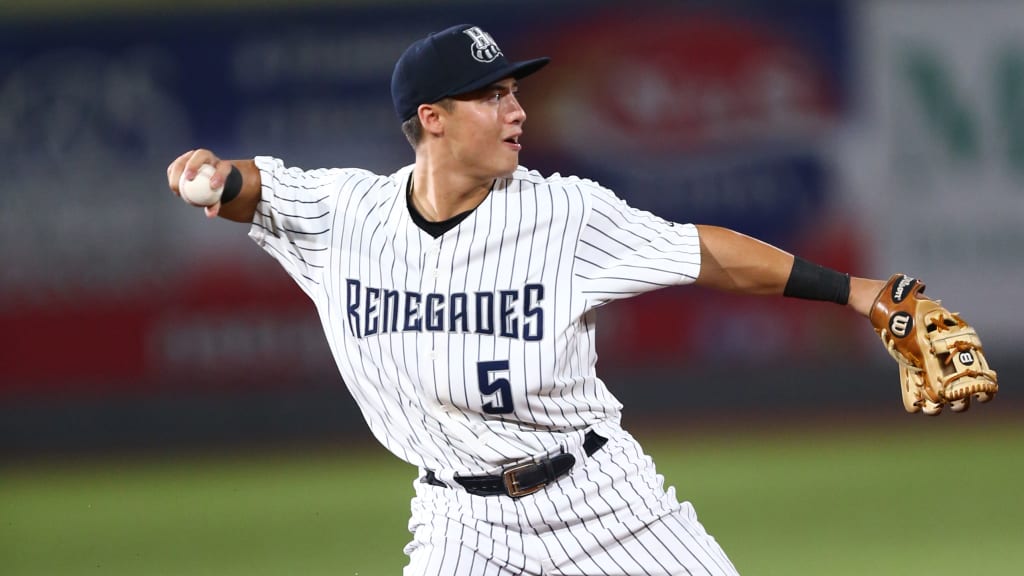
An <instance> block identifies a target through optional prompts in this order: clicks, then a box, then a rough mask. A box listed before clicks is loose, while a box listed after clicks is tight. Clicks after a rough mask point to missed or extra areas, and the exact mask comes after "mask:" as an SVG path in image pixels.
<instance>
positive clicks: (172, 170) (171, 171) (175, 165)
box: [167, 150, 195, 195]
mask: <svg viewBox="0 0 1024 576" xmlns="http://www.w3.org/2000/svg"><path fill="white" fill-rule="evenodd" d="M193 152H195V150H189V151H188V152H185V153H184V154H182V155H181V156H178V157H177V158H175V159H174V161H173V162H171V163H170V164H168V165H167V186H168V187H169V188H170V189H171V191H172V192H174V193H175V194H176V195H177V194H180V190H178V181H179V180H181V173H182V172H183V171H184V170H185V163H186V162H188V159H189V157H190V156H192V153H193Z"/></svg>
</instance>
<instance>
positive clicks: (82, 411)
mask: <svg viewBox="0 0 1024 576" xmlns="http://www.w3.org/2000/svg"><path fill="white" fill-rule="evenodd" d="M143 4H145V5H143ZM457 22H473V23H477V24H479V25H481V26H482V27H484V28H485V29H486V30H488V31H489V32H490V33H491V34H492V35H493V36H494V37H495V39H496V40H497V41H498V43H499V44H500V45H501V47H502V48H503V50H504V51H505V52H506V54H509V55H510V56H511V57H513V58H517V57H519V58H525V57H529V56H534V55H542V54H543V55H550V56H552V57H553V59H554V64H553V65H552V66H551V67H550V68H548V69H546V70H545V71H544V72H542V73H540V74H538V75H537V76H536V77H533V78H531V79H530V80H529V81H528V82H525V83H524V85H523V92H522V100H523V101H524V105H525V107H526V109H527V112H528V115H529V120H528V121H527V125H526V136H525V138H524V140H523V142H524V151H523V154H522V157H521V160H522V162H523V164H524V165H526V166H529V167H531V168H535V169H538V170H540V171H542V172H544V173H550V172H555V171H558V172H562V173H570V174H577V175H580V176H585V177H589V178H591V179H595V180H597V181H599V182H601V183H602V184H605V185H607V186H609V187H611V188H612V189H614V190H616V191H617V192H618V193H619V194H620V195H622V196H623V197H625V198H627V199H628V200H629V201H630V202H631V203H632V204H634V205H636V206H638V207H642V208H647V209H650V210H652V211H654V212H657V213H658V214H660V215H662V216H664V217H667V218H670V219H674V220H678V221H682V222H689V221H693V222H701V223H708V224H719V225H724V226H729V227H732V228H734V229H737V230H740V231H742V232H745V233H748V234H751V235H754V236H757V237H759V238H762V239H765V240H767V241H770V242H772V243H775V244H777V245H779V246H782V247H784V248H786V249H788V250H790V251H793V252H796V253H799V254H801V255H804V256H806V257H808V258H811V259H813V260H816V261H819V262H822V263H824V264H827V265H830V266H833V267H836V268H841V269H844V270H849V271H851V272H853V273H855V274H859V275H867V276H876V277H887V276H888V275H889V274H890V273H892V272H895V271H902V272H906V273H909V274H912V275H916V276H919V277H921V278H923V279H925V280H926V281H927V283H928V285H929V293H930V294H934V295H938V296H941V297H942V298H943V300H944V302H945V303H946V304H947V305H948V306H949V307H950V308H951V309H953V310H961V311H963V312H964V313H965V316H967V318H968V319H969V320H970V321H971V322H972V323H974V324H975V325H976V326H977V327H978V329H979V332H980V333H981V335H982V338H983V340H984V342H985V344H986V351H987V353H988V355H989V359H990V361H991V363H992V365H993V366H994V367H995V368H996V369H997V370H998V371H999V373H1000V381H1001V383H1002V384H1003V391H1002V392H1001V396H1000V397H999V398H998V399H997V400H996V401H995V402H994V403H993V404H989V405H986V406H983V407H975V409H973V410H971V411H970V412H968V413H966V414H962V415H955V416H953V415H943V416H941V417H939V418H936V419H925V418H924V417H923V416H910V415H905V414H904V413H903V409H902V406H901V402H900V399H899V394H898V390H897V386H898V384H897V382H898V379H897V374H896V370H895V367H894V366H893V365H892V362H891V360H890V359H889V357H888V355H886V354H885V353H884V352H883V351H882V350H881V348H880V347H879V345H878V344H877V342H876V340H875V338H874V335H873V333H871V331H870V329H869V328H868V326H867V325H866V323H865V322H864V321H863V320H862V319H859V318H855V317H853V315H851V314H849V313H848V312H847V311H845V310H842V309H839V308H838V307H835V306H830V305H824V304H815V303H799V302H789V301H787V302H779V301H777V300H767V299H766V300H758V299H750V298H748V299H742V298H734V297H729V296H723V295H720V294H712V293H707V292H702V291H700V290H698V289H695V288H680V289H674V290H665V291H662V292H659V293H655V294H650V295H647V296H645V297H642V298H639V299H635V300H634V301H630V302H623V303H618V304H615V305H612V306H610V307H608V308H607V309H606V310H603V311H602V314H601V329H600V334H599V336H600V338H601V342H600V343H599V351H600V353H601V356H600V362H599V369H600V370H601V372H602V373H603V377H604V379H605V380H606V382H607V383H608V384H609V386H610V388H611V389H612V391H613V392H615V393H616V395H617V396H618V397H619V398H620V399H621V400H622V401H623V402H624V404H625V405H626V410H625V413H624V422H625V424H626V426H627V427H629V428H630V429H632V430H634V431H635V433H636V435H637V436H638V437H640V438H641V440H644V441H645V442H647V443H648V444H649V445H650V449H651V452H652V453H653V454H654V455H655V456H656V459H657V461H658V462H659V463H660V464H661V466H662V469H663V471H664V473H665V474H666V476H667V477H668V480H669V481H670V482H672V483H676V484H677V486H679V492H680V495H681V497H682V498H685V499H689V500H691V501H693V502H694V503H695V505H696V507H697V510H698V512H699V513H701V515H702V518H703V521H704V523H705V525H706V526H707V527H708V528H709V530H710V531H711V532H712V533H713V534H715V535H716V536H717V537H718V538H719V540H721V541H722V542H723V543H724V545H725V548H726V550H727V551H728V552H729V553H730V554H731V555H732V556H733V558H734V560H735V561H736V564H737V566H738V568H739V569H740V571H741V572H742V573H744V574H864V573H872V574H962V573H965V572H969V571H976V572H979V573H989V574H1020V573H1024V553H1022V552H1020V546H1019V544H1020V542H1021V541H1024V504H1022V503H1021V498H1020V495H1019V494H1018V493H1017V492H1018V491H1017V490H1016V488H1017V487H1019V486H1020V485H1021V484H1022V481H1024V464H1022V462H1024V450H1022V447H1024V445H1022V441H1024V426H1021V422H1020V415H1021V407H1022V404H1021V400H1020V398H1021V395H1020V392H1019V391H1018V390H1019V389H1020V387H1019V386H1017V385H1016V383H1017V382H1019V381H1020V378H1019V376H1020V375H1021V374H1022V372H1024V369H1022V366H1024V361H1022V354H1021V353H1022V351H1024V350H1022V346H1024V344H1022V341H1024V340H1022V338H1021V328H1020V327H1021V326H1022V325H1024V308H1022V307H1021V306H1020V305H1019V300H1020V296H1021V294H1022V292H1024V266H1022V263H1024V255H1022V249H1024V226H1022V224H1024V40H1022V39H1024V3H1021V2H1017V1H1014V0H1005V1H997V0H991V1H986V2H977V3H967V2H964V3H956V2H930V1H925V0H921V1H902V0H879V1H866V0H865V1H859V2H855V1H848V2H838V1H836V2H781V3H771V4H770V6H768V5H766V4H765V3H757V2H724V3H723V2H685V3H684V2H669V1H661V2H659V1H653V0H633V1H631V2H621V1H620V2H606V1H605V2H602V1H586V2H584V1H572V0H565V1H560V2H541V1H535V0H519V1H517V2H508V1H503V0H495V1H490V2H461V1H454V0H447V1H443V2H432V3H423V4H422V5H421V4H419V3H413V2H402V1H398V0H393V1H380V2H359V1H347V2H328V1H326V0H324V1H317V0H302V1H300V2H294V1H292V2H286V1H285V0H277V1H270V0H264V1H262V2H243V1H241V0H235V1H229V0H218V1H212V2H196V1H186V2H156V3H138V4H137V3H134V2H129V1H128V0H96V1H93V2H72V1H70V0H45V1H37V2H19V1H13V2H4V3H3V4H2V5H0V150H2V153H0V174H2V175H3V177H2V178H0V338H2V339H3V345H2V346H0V574H3V575H4V576H7V575H10V576H27V575H37V574H38V575H43V574H46V575H54V574H122V573H123V574H129V573H131V574H218V575H225V574H233V573H239V574H242V573H245V574H327V573H330V574H363V575H368V574H371V575H372V574H397V573H399V572H400V567H401V566H402V565H403V557H402V554H401V547H402V545H403V544H404V542H405V541H406V540H407V537H408V534H407V533H406V532H405V520H406V514H407V509H408V498H409V496H411V493H412V491H411V486H410V482H411V480H412V478H413V475H414V473H415V472H414V471H413V470H412V469H411V468H409V467H407V466H405V465H403V464H402V463H400V462H397V461H396V460H395V459H394V458H392V457H390V456H389V455H388V454H386V453H385V452H384V450H383V449H382V448H380V447H379V446H377V445H375V444H374V443H373V441H372V439H371V438H370V436H369V434H368V432H366V430H365V428H364V425H363V422H362V419H361V417H360V416H359V414H358V412H357V411H356V410H355V406H354V403H353V402H352V401H351V399H350V398H349V396H348V393H347V391H346V390H345V388H344V385H343V383H342V382H341V381H340V379H339V378H338V376H337V371H336V368H335V367H334V365H333V361H332V359H331V358H330V354H329V351H328V348H327V345H326V342H325V341H324V338H323V336H322V334H321V331H320V328H319V323H318V321H317V319H316V316H315V314H314V311H313V308H312V306H311V304H310V303H309V302H308V301H307V300H306V299H305V296H304V295H303V294H302V293H301V291H300V290H298V289H297V288H296V287H294V286H293V285H292V284H291V282H290V280H289V279H288V278H287V277H286V276H285V274H284V273H283V272H282V271H281V270H279V269H278V268H277V266H276V265H275V264H274V263H273V262H272V261H271V259H270V258H269V257H267V256H265V255H264V254H263V253H262V251H260V250H259V249H258V248H257V247H256V246H255V245H254V244H253V243H252V242H251V241H249V240H248V238H247V237H246V234H245V232H246V228H245V227H244V226H240V225H236V224H231V223H226V222H218V223H210V222H207V221H206V220H205V219H204V218H203V217H202V215H201V214H200V213H198V212H197V211H194V210H189V209H186V208H185V207H184V206H182V204H181V202H180V201H179V200H178V199H176V198H174V197H173V196H172V195H171V194H170V193H169V192H168V191H167V189H166V177H165V168H166V166H167V164H168V163H169V162H170V161H171V160H172V159H173V158H174V157H176V156H177V155H178V154H180V153H181V152H182V151H184V150H187V149H190V148H196V147H207V148H212V149H214V150H216V151H217V152H218V153H219V154H220V155H221V156H222V157H229V158H230V157H251V156H253V155H258V154H270V155H276V156H280V157H283V158H284V159H285V160H286V161H287V163H289V164H290V165H296V166H302V167H305V168H314V167H322V166H346V165H347V166H361V167H365V168H369V169H373V170H376V171H380V172H385V173H389V172H391V171H393V169H394V168H396V167H398V166H401V165H404V164H406V163H409V162H411V160H412V154H411V151H410V150H409V148H408V145H407V144H406V143H405V141H404V139H403V137H402V135H401V133H400V131H399V129H398V126H397V121H396V120H395V118H394V113H393V111H392V108H391V103H390V96H389V90H388V88H389V79H390V73H391V67H392V65H393V62H394V61H395V59H396V58H397V57H398V55H399V54H400V53H401V51H402V50H403V49H404V47H405V46H406V45H408V43H410V42H411V41H412V40H414V39H416V38H419V37H421V36H423V35H424V34H426V33H427V32H430V31H434V30H439V29H441V28H443V27H446V26H448V25H450V24H453V23H457ZM517 55H518V56H517ZM978 490H980V491H982V492H981V493H980V494H976V491H978ZM929 552H935V558H936V560H935V563H934V564H932V563H931V562H930V561H928V560H927V559H928V558H931V556H930V555H929Z"/></svg>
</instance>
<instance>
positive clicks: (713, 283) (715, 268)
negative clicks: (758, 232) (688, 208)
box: [697, 225, 793, 295]
mask: <svg viewBox="0 0 1024 576" xmlns="http://www.w3.org/2000/svg"><path fill="white" fill-rule="evenodd" d="M697 231H698V233H699V234H700V257H701V264H700V275H699V276H698V277H697V284H698V285H699V286H705V287H707V288H714V289H716V290H725V291H729V292H738V293H741V294H763V295H781V294H782V292H783V290H784V289H785V288H786V281H787V280H788V279H789V272H790V270H791V269H792V268H793V255H792V254H790V253H788V252H785V251H783V250H780V249H778V248H776V247H774V246H772V245H770V244H766V243H764V242H762V241H760V240H757V239H755V238H751V237H750V236H746V235H744V234H740V233H739V232H735V231H733V230H729V229H726V228H720V227H718V226H706V225H698V226H697Z"/></svg>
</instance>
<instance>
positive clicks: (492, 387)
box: [476, 360, 514, 414]
mask: <svg viewBox="0 0 1024 576" xmlns="http://www.w3.org/2000/svg"><path fill="white" fill-rule="evenodd" d="M501 372H504V373H506V374H507V373H508V360H494V361H492V362H478V363H477V365H476V374H477V378H478V380H479V384H480V394H482V395H483V400H484V403H483V410H484V412H486V413H487V414H511V413H512V411H513V410H514V408H513V407H512V383H510V382H509V381H508V378H505V377H504V376H502V375H501V374H500V373H501Z"/></svg>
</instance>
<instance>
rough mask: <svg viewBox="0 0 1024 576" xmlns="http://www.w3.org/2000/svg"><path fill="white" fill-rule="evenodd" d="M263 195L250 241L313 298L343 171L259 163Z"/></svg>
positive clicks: (265, 159) (324, 262)
mask: <svg viewBox="0 0 1024 576" xmlns="http://www.w3.org/2000/svg"><path fill="white" fill-rule="evenodd" d="M255 160H256V167H257V168H259V170H260V179H261V184H262V191H261V197H260V202H259V204H258V205H257V206H256V215H255V216H254V217H253V221H252V227H251V228H250V229H249V237H250V238H252V239H253V240H254V241H255V242H256V243H257V244H259V245H260V246H261V247H262V248H263V249H264V250H266V251H267V253H269V254H270V255H271V256H273V257H274V259H275V260H277V261H278V262H279V263H280V264H281V266H282V267H284V269H285V271H287V272H288V274H289V275H290V276H291V277H292V278H293V279H294V280H295V281H296V282H297V283H298V284H299V286H301V287H302V289H303V290H304V291H305V292H306V293H307V294H311V292H312V290H314V289H315V288H316V287H317V286H319V285H320V283H321V278H322V276H323V271H324V268H325V266H326V265H327V259H328V258H329V252H330V250H329V248H330V241H331V227H332V224H333V222H334V213H335V210H336V208H337V206H338V195H339V186H338V182H339V180H340V178H341V176H342V172H343V171H342V170H340V169H318V170H308V171H307V170H302V169H300V168H286V167H285V166H284V163H283V162H282V161H281V160H279V159H277V158H271V157H267V156H257V157H256V159H255Z"/></svg>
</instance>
